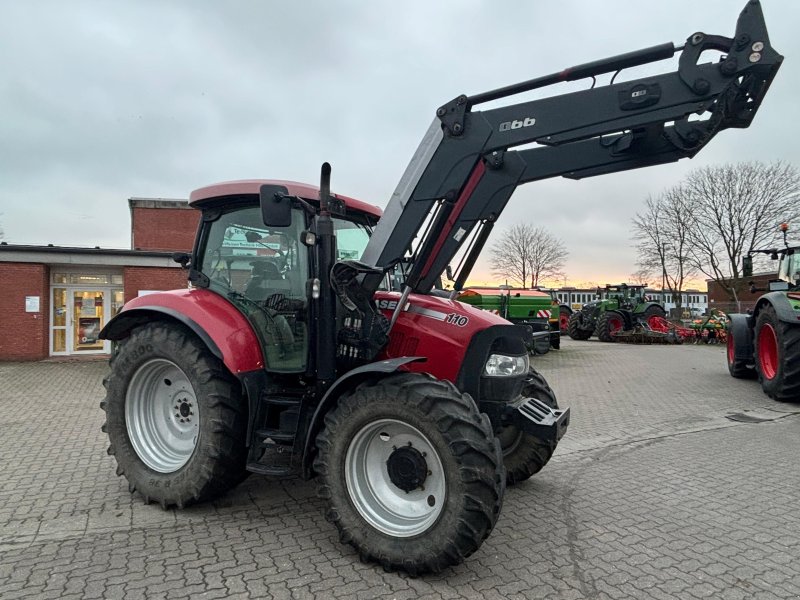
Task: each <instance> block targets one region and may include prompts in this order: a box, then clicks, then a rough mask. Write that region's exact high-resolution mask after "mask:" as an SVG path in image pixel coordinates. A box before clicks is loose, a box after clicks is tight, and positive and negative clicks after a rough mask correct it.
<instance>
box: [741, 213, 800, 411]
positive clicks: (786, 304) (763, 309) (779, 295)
mask: <svg viewBox="0 0 800 600" xmlns="http://www.w3.org/2000/svg"><path fill="white" fill-rule="evenodd" d="M787 229H788V228H787V226H786V225H785V224H784V225H781V230H782V231H783V239H784V246H785V247H784V248H781V249H769V250H753V251H752V252H751V253H750V254H748V255H747V256H746V257H745V258H744V260H743V263H744V264H743V268H742V272H743V273H744V276H745V277H750V276H752V274H753V258H752V254H754V253H764V254H769V255H770V256H771V257H772V259H773V260H780V263H779V265H780V266H779V268H778V279H774V280H772V281H770V282H769V283H768V288H767V289H764V288H761V289H758V288H756V287H755V286H753V284H752V283H751V287H750V291H751V292H755V291H765V292H767V293H766V294H764V295H762V296H761V297H760V298H759V299H758V300H757V301H756V305H755V308H753V310H752V311H748V314H730V315H728V321H729V325H728V352H727V357H728V371H729V372H730V374H731V375H732V376H733V377H738V378H742V379H744V378H754V377H758V379H759V381H760V382H761V389H762V390H764V393H765V394H766V395H767V396H769V397H770V398H773V399H775V400H780V401H798V400H800V246H793V247H790V246H789V245H788V244H787V243H786V231H787Z"/></svg>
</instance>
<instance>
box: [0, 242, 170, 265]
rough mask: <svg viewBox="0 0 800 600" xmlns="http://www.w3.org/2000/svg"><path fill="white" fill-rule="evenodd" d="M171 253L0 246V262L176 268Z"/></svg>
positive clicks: (49, 246) (77, 247) (63, 247)
mask: <svg viewBox="0 0 800 600" xmlns="http://www.w3.org/2000/svg"><path fill="white" fill-rule="evenodd" d="M172 254H173V253H172V252H160V251H155V250H126V249H123V248H100V247H99V246H95V247H94V248H85V247H80V246H54V245H53V244H48V245H46V246H33V245H26V244H8V243H6V242H0V262H6V263H8V262H22V263H46V264H80V265H111V266H131V267H137V266H141V267H176V268H179V265H178V264H177V263H175V262H174V261H173V260H172Z"/></svg>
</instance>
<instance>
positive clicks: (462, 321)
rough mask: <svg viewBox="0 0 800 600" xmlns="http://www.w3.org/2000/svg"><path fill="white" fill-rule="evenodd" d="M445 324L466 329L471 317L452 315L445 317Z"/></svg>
mask: <svg viewBox="0 0 800 600" xmlns="http://www.w3.org/2000/svg"><path fill="white" fill-rule="evenodd" d="M444 322H445V323H448V324H450V325H457V326H459V327H466V326H467V323H469V317H465V316H464V315H460V314H458V313H450V314H449V315H447V316H446V317H445V319H444Z"/></svg>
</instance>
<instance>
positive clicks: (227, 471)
mask: <svg viewBox="0 0 800 600" xmlns="http://www.w3.org/2000/svg"><path fill="white" fill-rule="evenodd" d="M104 385H105V386H106V398H105V400H103V402H101V403H100V407H101V408H102V409H103V410H105V412H106V422H105V424H104V425H103V431H105V432H106V433H107V434H108V438H109V441H110V443H111V445H110V446H109V448H108V453H109V454H111V455H113V456H114V458H115V459H116V461H117V475H124V476H125V478H126V479H127V480H128V487H129V489H130V491H131V492H133V491H138V492H139V493H140V494H141V495H142V496H143V497H144V500H145V502H146V503H149V502H150V501H156V502H158V503H159V504H161V506H162V507H163V508H168V507H169V506H172V505H177V506H178V507H183V506H186V505H188V504H191V503H193V502H197V501H202V500H207V499H210V498H213V497H215V496H218V495H220V494H222V493H224V492H226V491H227V490H229V489H230V488H232V487H233V486H235V485H236V484H238V483H239V482H240V481H242V480H243V479H244V478H245V477H246V475H247V472H246V471H245V466H246V459H247V453H246V445H245V435H246V431H247V412H246V404H245V402H244V400H243V398H242V396H241V392H240V387H239V384H238V383H237V382H236V381H235V380H234V379H233V377H231V376H230V374H229V373H228V372H227V370H226V369H225V367H224V365H223V364H222V363H221V362H220V361H219V360H218V359H217V358H216V357H214V356H213V355H212V354H211V353H210V352H209V351H208V349H207V348H206V347H205V345H204V344H203V343H202V342H201V341H200V340H199V339H197V337H196V336H194V335H193V334H192V333H191V332H189V331H188V330H187V329H185V328H184V327H182V326H180V325H171V324H167V323H151V324H149V325H145V326H143V327H139V328H137V329H135V330H134V331H133V333H132V334H131V335H130V336H129V337H128V338H126V339H125V340H122V341H121V342H120V343H119V346H118V348H117V351H116V352H115V353H114V355H113V357H112V359H111V374H110V375H109V376H108V377H107V378H106V380H105V381H104Z"/></svg>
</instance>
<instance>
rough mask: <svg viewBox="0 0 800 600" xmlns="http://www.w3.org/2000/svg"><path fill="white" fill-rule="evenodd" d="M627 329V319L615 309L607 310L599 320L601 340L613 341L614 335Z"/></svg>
mask: <svg viewBox="0 0 800 600" xmlns="http://www.w3.org/2000/svg"><path fill="white" fill-rule="evenodd" d="M623 329H625V319H623V318H622V315H621V314H619V313H618V312H615V311H613V310H607V311H606V312H604V313H603V314H602V315H600V318H599V319H598V320H597V339H599V340H600V341H601V342H613V341H615V339H614V336H615V335H616V334H617V333H619V332H620V331H622V330H623Z"/></svg>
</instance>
